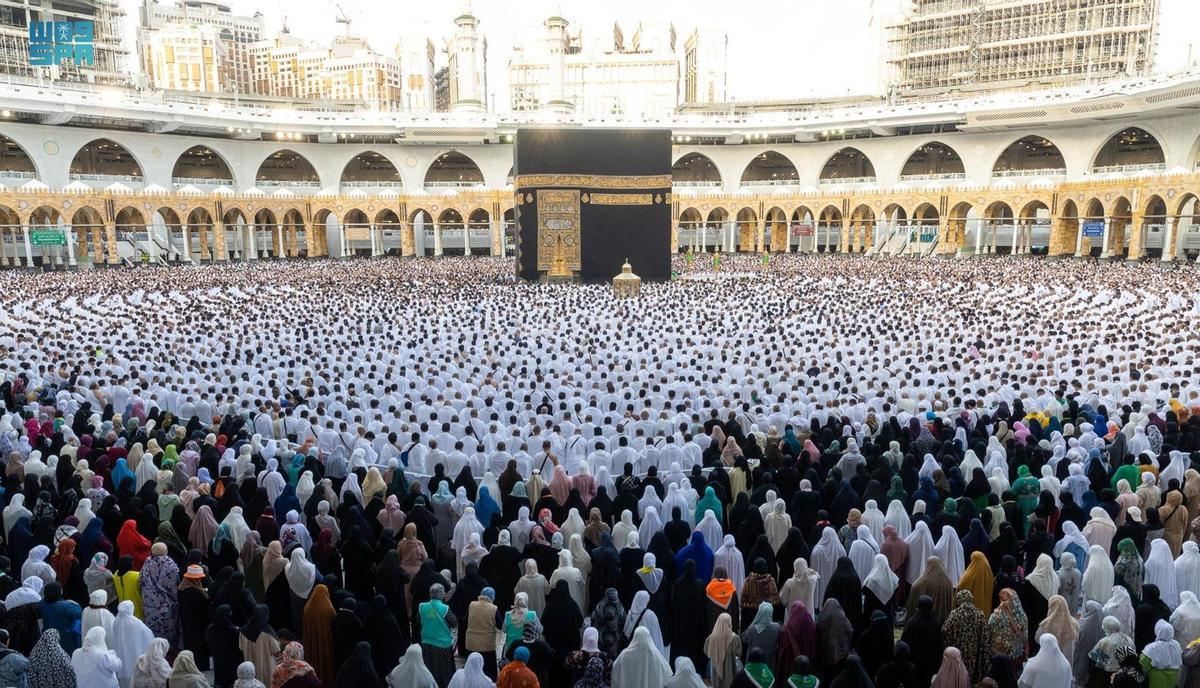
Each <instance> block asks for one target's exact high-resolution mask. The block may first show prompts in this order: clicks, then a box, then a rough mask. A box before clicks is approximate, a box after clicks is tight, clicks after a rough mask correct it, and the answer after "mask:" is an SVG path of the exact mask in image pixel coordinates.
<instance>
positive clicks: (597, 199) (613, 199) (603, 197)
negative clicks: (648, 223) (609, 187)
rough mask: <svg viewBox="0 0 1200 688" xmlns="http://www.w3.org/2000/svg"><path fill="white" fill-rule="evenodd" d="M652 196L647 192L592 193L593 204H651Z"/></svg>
mask: <svg viewBox="0 0 1200 688" xmlns="http://www.w3.org/2000/svg"><path fill="white" fill-rule="evenodd" d="M653 202H654V196H653V195H652V194H648V193H594V194H592V203H593V204H595V205H651V204H652V203H653Z"/></svg>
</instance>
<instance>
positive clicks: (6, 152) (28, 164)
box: [0, 134, 42, 180]
mask: <svg viewBox="0 0 1200 688" xmlns="http://www.w3.org/2000/svg"><path fill="white" fill-rule="evenodd" d="M41 176H42V175H41V172H40V171H39V170H38V167H37V161H35V160H34V159H33V158H32V157H31V156H30V155H29V151H27V150H25V147H24V146H22V145H21V144H19V143H17V142H16V141H15V140H13V139H12V138H11V137H9V136H5V135H4V134H0V177H3V178H5V179H11V180H22V179H41Z"/></svg>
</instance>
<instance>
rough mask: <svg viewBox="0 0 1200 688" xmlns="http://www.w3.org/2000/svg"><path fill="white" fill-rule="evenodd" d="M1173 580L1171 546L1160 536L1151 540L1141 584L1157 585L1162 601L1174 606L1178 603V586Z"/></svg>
mask: <svg viewBox="0 0 1200 688" xmlns="http://www.w3.org/2000/svg"><path fill="white" fill-rule="evenodd" d="M1175 581H1176V579H1175V562H1174V560H1172V559H1171V546H1170V545H1168V544H1167V541H1166V540H1163V539H1161V538H1160V539H1158V540H1155V541H1153V542H1151V543H1150V556H1149V557H1147V559H1146V575H1145V578H1144V579H1143V581H1142V584H1143V585H1150V584H1154V585H1157V586H1158V592H1159V593H1161V594H1162V601H1163V602H1165V603H1166V605H1167V606H1168V607H1174V606H1175V605H1177V604H1179V586H1178V584H1177V583H1176V582H1175Z"/></svg>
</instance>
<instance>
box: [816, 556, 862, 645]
mask: <svg viewBox="0 0 1200 688" xmlns="http://www.w3.org/2000/svg"><path fill="white" fill-rule="evenodd" d="M825 599H826V600H831V599H832V600H838V601H839V602H840V604H841V607H842V611H843V612H844V613H845V614H846V618H847V619H849V620H850V623H851V624H853V625H854V627H855V628H862V627H863V618H862V616H863V607H862V581H860V580H859V579H858V573H856V572H855V570H854V563H853V562H852V561H850V557H841V558H839V559H838V561H837V567H836V568H834V570H833V575H832V576H830V578H829V585H827V586H826V587H825ZM822 608H823V607H822Z"/></svg>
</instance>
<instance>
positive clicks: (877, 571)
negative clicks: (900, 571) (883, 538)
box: [863, 554, 900, 604]
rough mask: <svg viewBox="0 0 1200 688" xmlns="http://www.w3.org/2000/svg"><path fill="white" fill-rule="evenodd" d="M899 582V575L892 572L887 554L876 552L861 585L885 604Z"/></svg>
mask: <svg viewBox="0 0 1200 688" xmlns="http://www.w3.org/2000/svg"><path fill="white" fill-rule="evenodd" d="M899 584H900V577H899V576H897V575H896V574H895V573H893V572H892V567H891V566H889V565H888V558H887V556H886V555H883V554H876V555H875V563H874V565H873V566H872V567H871V572H870V573H868V574H867V577H866V580H864V581H863V587H864V588H867V589H868V590H870V591H871V592H873V593H875V597H877V598H879V601H880V602H882V603H884V604H887V603H888V601H889V600H891V599H892V595H893V594H895V592H896V586H898V585H899Z"/></svg>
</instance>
